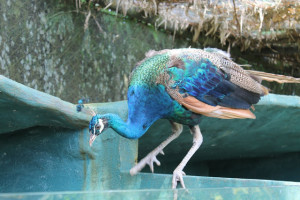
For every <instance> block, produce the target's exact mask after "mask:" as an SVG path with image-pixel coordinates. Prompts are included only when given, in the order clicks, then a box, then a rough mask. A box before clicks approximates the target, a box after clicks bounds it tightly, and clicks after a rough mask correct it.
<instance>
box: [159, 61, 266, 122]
mask: <svg viewBox="0 0 300 200" xmlns="http://www.w3.org/2000/svg"><path fill="white" fill-rule="evenodd" d="M228 71H229V72H230V70H228ZM232 71H234V74H230V73H228V72H225V70H223V69H222V68H220V67H217V66H216V65H214V64H213V63H212V62H211V61H210V60H209V59H207V58H203V59H197V60H196V59H190V58H187V57H181V58H178V57H177V58H176V59H174V60H173V61H172V62H170V64H169V65H168V67H167V69H166V70H165V72H164V73H163V74H161V76H160V77H159V78H158V79H157V83H160V84H163V85H165V87H166V90H167V92H168V94H169V95H170V96H171V97H172V98H173V99H175V100H176V101H177V102H179V103H180V104H181V105H183V106H184V107H186V108H187V109H189V110H191V111H192V112H195V113H198V114H202V115H206V116H209V117H216V118H224V119H232V118H255V115H254V114H253V113H252V112H251V111H250V110H249V108H250V107H251V106H252V105H253V104H255V103H257V102H258V101H259V99H260V96H261V94H259V93H255V92H253V91H249V90H247V89H245V88H244V87H241V86H240V85H238V84H237V83H236V81H232V75H233V76H240V77H243V74H238V70H232ZM241 72H242V73H244V72H243V71H241ZM244 76H245V78H247V79H249V78H251V77H250V75H247V73H245V75H244ZM234 80H235V79H234ZM239 81H242V80H239ZM253 81H255V80H253ZM255 83H257V82H256V81H255Z"/></svg>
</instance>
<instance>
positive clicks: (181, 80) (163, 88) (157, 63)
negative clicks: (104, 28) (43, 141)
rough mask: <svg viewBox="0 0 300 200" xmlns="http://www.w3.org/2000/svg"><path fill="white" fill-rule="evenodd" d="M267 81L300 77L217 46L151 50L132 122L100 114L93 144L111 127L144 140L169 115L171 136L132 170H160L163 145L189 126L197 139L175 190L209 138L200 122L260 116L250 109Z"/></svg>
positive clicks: (137, 82)
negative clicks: (254, 65)
mask: <svg viewBox="0 0 300 200" xmlns="http://www.w3.org/2000/svg"><path fill="white" fill-rule="evenodd" d="M262 80H267V81H277V82H280V83H285V82H297V83H300V79H299V78H294V77H287V76H282V75H276V74H270V73H265V72H258V71H253V70H244V69H243V68H242V67H241V65H238V64H236V63H235V62H234V61H232V59H231V58H230V55H229V54H228V53H227V52H224V51H222V50H219V49H215V48H206V49H203V50H202V49H193V48H184V49H166V50H161V51H153V50H152V51H149V52H148V53H146V58H145V59H143V60H142V61H140V62H139V63H137V64H136V67H135V68H134V69H133V71H132V73H131V75H130V84H129V87H128V93H127V99H128V119H127V121H126V122H124V121H123V120H122V119H121V118H120V117H119V116H118V115H116V114H112V113H108V114H94V116H93V117H92V119H91V121H90V124H89V132H90V140H89V144H90V146H92V143H93V142H94V140H95V139H96V137H97V136H98V135H100V134H101V133H103V132H104V130H105V129H107V128H112V129H113V130H114V131H115V132H117V133H118V134H119V135H121V136H123V137H125V138H129V139H138V138H140V137H141V136H143V134H145V133H146V132H147V130H148V128H149V127H150V126H151V125H152V124H153V123H154V122H155V121H156V120H158V119H167V120H169V121H170V123H171V125H172V133H171V135H170V136H169V137H168V138H167V139H166V140H165V141H163V142H162V143H161V144H160V145H159V146H158V147H156V148H155V149H154V150H153V151H151V152H150V153H149V154H148V155H147V156H146V157H145V158H143V159H142V160H140V162H138V163H137V164H136V165H135V166H134V167H133V168H132V169H131V170H130V174H131V175H135V174H137V173H138V172H139V171H141V170H142V169H143V168H144V167H145V166H146V165H149V167H150V169H151V171H152V172H154V166H153V165H154V163H156V164H157V165H158V166H159V165H160V162H159V161H158V159H157V158H156V156H157V155H158V154H163V155H164V152H163V149H164V148H165V147H166V146H167V145H168V144H169V143H170V142H172V141H173V140H174V139H176V138H177V137H178V136H179V135H180V134H181V132H182V130H183V125H187V126H188V127H189V129H190V132H191V134H192V137H193V144H192V147H191V148H190V150H189V151H188V153H187V154H186V156H185V157H184V158H183V160H182V161H181V162H180V164H179V165H178V166H177V167H176V169H175V170H174V171H173V178H172V188H173V189H175V188H176V187H177V183H178V181H179V182H180V184H181V186H182V187H183V188H185V184H184V181H183V176H184V175H185V173H184V172H183V169H184V167H185V166H186V164H187V163H188V161H189V160H190V158H191V157H192V156H193V154H194V153H195V152H196V151H197V149H198V148H199V147H200V145H201V143H202V141H203V137H202V134H201V131H200V128H199V125H198V124H199V122H200V120H201V117H202V116H203V115H204V116H207V117H215V118H222V119H236V118H239V119H246V118H249V119H255V115H254V114H253V113H252V112H251V111H250V109H251V108H254V107H253V105H254V104H256V103H257V102H258V101H259V100H260V98H261V97H262V96H265V95H267V94H268V93H269V89H268V88H266V87H265V86H263V85H262V84H261V81H262Z"/></svg>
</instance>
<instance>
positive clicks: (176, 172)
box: [172, 169, 186, 189]
mask: <svg viewBox="0 0 300 200" xmlns="http://www.w3.org/2000/svg"><path fill="white" fill-rule="evenodd" d="M185 175H186V174H185V173H184V172H183V171H182V170H178V169H175V170H174V172H173V179H172V189H176V187H177V181H180V184H181V186H182V188H184V189H185V185H184V181H183V177H182V176H185Z"/></svg>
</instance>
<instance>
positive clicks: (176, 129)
mask: <svg viewBox="0 0 300 200" xmlns="http://www.w3.org/2000/svg"><path fill="white" fill-rule="evenodd" d="M171 124H172V134H171V135H170V136H169V137H168V138H167V139H166V140H165V141H163V142H162V143H161V144H160V145H158V147H156V148H155V149H154V150H153V151H151V152H150V153H149V154H148V155H147V156H146V157H145V158H143V159H142V160H140V162H139V163H138V164H136V165H135V166H134V167H133V168H131V170H130V174H131V175H135V174H137V173H138V172H140V171H141V170H142V169H143V168H144V167H145V166H146V164H147V165H149V167H150V170H151V172H152V173H153V172H154V166H153V162H155V163H156V164H157V165H158V166H160V162H159V161H158V160H157V158H156V156H157V155H158V154H159V153H161V154H163V155H164V152H163V149H164V148H165V147H166V146H167V145H168V144H169V143H170V142H172V141H173V140H174V139H176V138H177V137H178V136H179V135H180V134H181V132H182V129H183V127H182V125H181V124H178V123H175V122H171Z"/></svg>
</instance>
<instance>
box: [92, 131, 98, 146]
mask: <svg viewBox="0 0 300 200" xmlns="http://www.w3.org/2000/svg"><path fill="white" fill-rule="evenodd" d="M96 137H97V135H95V134H92V133H91V135H90V146H92V145H93V142H94V141H95V139H96Z"/></svg>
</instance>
